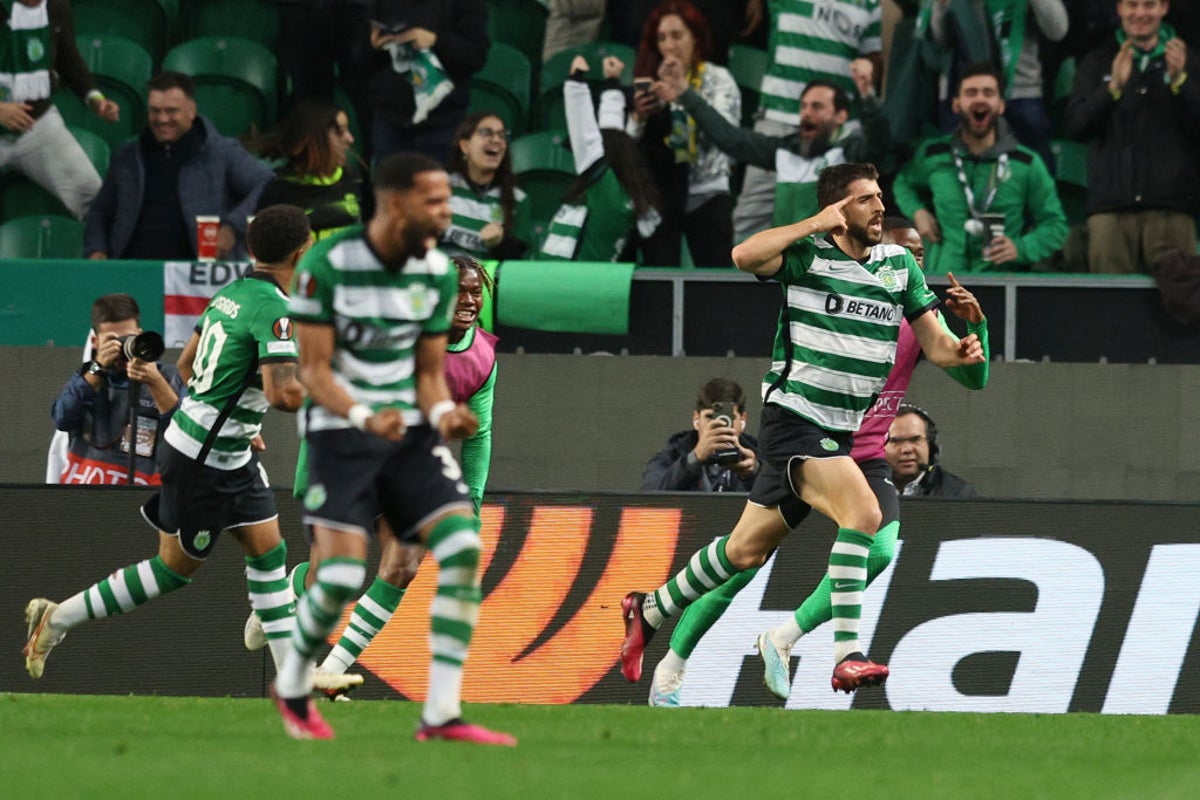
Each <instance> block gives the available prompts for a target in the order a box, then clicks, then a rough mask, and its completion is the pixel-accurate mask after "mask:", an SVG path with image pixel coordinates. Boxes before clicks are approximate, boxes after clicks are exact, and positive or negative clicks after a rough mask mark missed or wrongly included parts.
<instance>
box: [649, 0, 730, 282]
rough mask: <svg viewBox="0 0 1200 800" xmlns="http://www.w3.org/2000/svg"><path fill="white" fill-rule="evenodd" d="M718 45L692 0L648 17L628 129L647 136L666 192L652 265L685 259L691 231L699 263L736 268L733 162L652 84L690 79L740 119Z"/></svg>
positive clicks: (668, 4)
mask: <svg viewBox="0 0 1200 800" xmlns="http://www.w3.org/2000/svg"><path fill="white" fill-rule="evenodd" d="M711 50H712V41H711V37H710V36H709V28H708V22H707V21H706V20H705V19H704V17H703V16H701V14H700V12H698V11H697V10H696V8H695V6H693V5H691V4H690V3H688V2H686V0H664V2H662V3H660V4H659V5H657V6H656V7H655V8H654V11H653V12H651V14H650V17H649V19H647V20H646V25H645V28H644V29H643V32H642V41H641V45H640V46H639V48H638V56H637V65H636V67H635V69H634V75H635V76H636V77H635V83H634V86H635V89H634V95H633V103H634V106H633V113H632V115H631V116H630V121H629V127H628V130H629V133H630V135H632V136H633V137H634V138H635V139H638V140H639V141H640V142H641V145H642V150H643V152H644V153H645V154H646V157H647V163H648V164H649V167H650V171H651V173H652V174H653V175H654V182H655V184H656V185H657V186H658V189H659V195H660V197H661V198H662V209H661V211H662V222H661V223H659V226H658V229H657V230H656V231H655V232H654V235H652V236H651V237H650V238H649V239H648V240H647V241H646V243H645V246H644V250H643V252H644V254H645V257H646V261H647V263H650V264H654V265H657V266H678V265H679V264H680V262H681V254H682V243H683V237H687V244H688V250H689V251H690V253H691V257H692V263H693V264H695V265H696V266H697V267H724V266H729V248H730V246H731V245H732V243H733V229H732V223H731V221H730V213H731V211H732V208H733V198H732V196H731V195H730V193H729V172H730V166H731V164H732V161H731V159H730V158H729V156H728V155H726V154H725V153H722V152H721V151H720V150H719V149H717V147H716V146H715V145H714V144H713V143H712V142H710V141H709V140H708V137H706V136H704V135H703V134H701V133H700V132H699V131H698V130H697V126H696V121H695V120H694V119H693V118H692V117H690V116H689V115H688V114H687V112H685V111H684V110H683V107H682V106H680V105H678V104H677V103H670V104H665V103H663V102H661V101H660V100H659V99H658V95H657V94H655V92H654V91H653V89H652V88H651V86H652V85H653V81H654V79H656V78H657V79H662V80H669V81H675V80H684V81H686V82H687V83H688V85H689V86H691V87H692V89H694V90H695V91H696V92H697V93H699V95H700V96H701V97H703V98H704V100H705V101H706V102H707V103H708V104H709V105H710V106H712V107H713V108H714V109H716V111H717V113H719V114H721V115H722V116H723V117H725V119H726V120H727V121H728V122H729V123H730V124H731V125H737V124H738V120H739V119H740V118H741V115H742V111H741V109H742V98H741V94H740V93H739V91H738V87H737V84H736V83H735V82H734V80H733V76H732V75H730V74H729V70H727V69H725V68H724V67H722V66H719V65H717V64H713V63H711V62H710V61H709V60H708V56H709V53H710V51H711Z"/></svg>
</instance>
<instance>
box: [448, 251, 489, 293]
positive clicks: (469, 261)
mask: <svg viewBox="0 0 1200 800" xmlns="http://www.w3.org/2000/svg"><path fill="white" fill-rule="evenodd" d="M450 261H451V262H453V264H454V266H456V267H458V274H459V275H460V276H461V275H462V274H463V273H464V272H466V271H467V270H469V269H473V270H475V271H476V272H478V273H479V282H480V283H482V284H483V291H484V293H485V294H486V295H487V296H488V297H495V296H496V282H495V281H494V280H492V275H491V273H490V272H488V271H487V270H486V269H484V268H483V265H482V264H480V263H479V262H478V261H476V260H475V259H473V258H471V257H470V256H451V257H450Z"/></svg>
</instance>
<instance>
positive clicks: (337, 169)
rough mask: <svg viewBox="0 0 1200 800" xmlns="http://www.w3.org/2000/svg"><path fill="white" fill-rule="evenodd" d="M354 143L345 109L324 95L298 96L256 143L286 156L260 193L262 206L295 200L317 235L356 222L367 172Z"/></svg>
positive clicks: (263, 151) (264, 151)
mask: <svg viewBox="0 0 1200 800" xmlns="http://www.w3.org/2000/svg"><path fill="white" fill-rule="evenodd" d="M353 144H354V136H353V135H352V134H351V133H350V121H349V118H348V117H347V116H346V112H345V111H342V110H340V109H338V108H336V107H334V106H332V105H330V104H328V103H326V102H324V101H321V100H304V101H302V102H300V103H299V104H298V105H297V106H296V107H295V108H293V109H292V111H291V112H290V113H289V114H288V115H287V117H285V118H284V120H283V123H282V124H281V125H280V126H279V128H278V129H277V130H276V131H274V132H273V133H272V134H270V135H268V136H267V137H265V138H264V139H263V140H262V141H260V142H258V143H257V145H256V146H255V148H254V149H255V150H257V151H258V153H259V154H260V155H261V156H263V157H264V158H267V159H274V160H279V161H283V162H284V163H283V166H282V167H280V168H279V170H278V171H277V172H276V174H275V177H274V178H273V179H272V180H271V182H270V183H268V184H267V185H266V186H265V187H264V188H263V190H262V194H260V195H259V196H258V207H259V208H266V207H267V206H273V205H278V204H280V203H284V204H286V205H289V206H296V207H297V208H299V209H301V210H302V211H304V213H305V214H307V215H308V223H309V225H310V226H311V227H312V231H313V235H314V236H315V237H316V238H317V239H323V238H324V237H326V236H328V235H330V234H332V233H336V232H338V231H340V230H343V229H344V228H347V227H349V226H350V225H357V224H358V223H359V222H361V221H362V207H361V201H362V184H363V178H362V172H361V171H360V170H359V167H358V161H357V158H356V157H355V155H354V153H353V151H352V150H351V149H350V148H351V145H353Z"/></svg>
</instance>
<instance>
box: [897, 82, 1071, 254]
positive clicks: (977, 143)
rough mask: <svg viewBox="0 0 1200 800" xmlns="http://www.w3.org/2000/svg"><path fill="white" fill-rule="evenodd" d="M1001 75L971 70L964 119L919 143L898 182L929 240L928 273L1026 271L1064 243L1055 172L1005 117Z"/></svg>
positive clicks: (963, 89) (907, 208)
mask: <svg viewBox="0 0 1200 800" xmlns="http://www.w3.org/2000/svg"><path fill="white" fill-rule="evenodd" d="M1004 108H1005V103H1004V98H1003V96H1002V86H1001V82H1000V76H999V73H998V72H997V70H996V68H995V67H994V66H992V65H991V64H988V63H982V64H976V65H973V66H972V67H970V68H969V69H967V70H966V72H965V73H964V74H963V78H962V82H961V83H960V85H959V87H958V91H957V93H956V96H955V98H954V111H955V113H956V114H958V115H959V120H960V122H959V126H958V128H957V129H956V130H955V131H954V132H953V133H951V134H949V135H947V136H941V137H937V138H934V139H929V140H927V141H925V142H924V143H922V144H921V146H920V147H918V148H917V152H916V154H915V155H914V156H913V158H912V159H911V160H910V161H909V162H908V164H906V165H905V166H904V168H903V169H901V170H900V173H899V175H897V176H896V182H895V184H894V185H893V191H894V192H895V194H896V205H897V206H899V207H900V211H901V212H903V213H904V214H905V215H907V216H908V217H910V218H911V219H912V220H913V222H915V223H916V225H917V230H919V231H920V232H921V238H922V239H924V240H925V241H926V243H928V246H929V250H928V255H927V258H928V263H927V266H926V271H928V272H947V271H950V270H955V271H962V272H986V271H1007V272H1012V271H1016V270H1028V269H1029V268H1030V267H1031V265H1032V264H1034V263H1035V262H1037V261H1039V260H1041V259H1044V258H1047V257H1049V256H1050V255H1052V254H1053V253H1054V252H1055V251H1057V250H1058V249H1059V248H1060V247H1062V245H1063V242H1065V241H1066V238H1067V219H1066V216H1065V215H1064V214H1063V210H1062V204H1061V203H1060V202H1059V200H1058V193H1057V190H1056V188H1055V184H1054V178H1053V177H1051V175H1050V173H1049V171H1047V169H1046V165H1045V164H1044V163H1043V162H1042V159H1041V158H1039V157H1038V155H1037V153H1035V152H1033V151H1032V150H1030V149H1029V148H1027V147H1024V146H1022V145H1020V144H1019V143H1018V142H1017V140H1016V137H1015V136H1013V134H1012V132H1011V131H1010V130H1009V128H1008V123H1007V122H1005V120H1004V117H1003V116H1002V115H1003V114H1004Z"/></svg>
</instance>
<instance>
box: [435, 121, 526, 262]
mask: <svg viewBox="0 0 1200 800" xmlns="http://www.w3.org/2000/svg"><path fill="white" fill-rule="evenodd" d="M449 152H450V160H449V164H448V166H447V171H448V172H449V173H450V188H451V190H452V191H453V192H454V194H453V196H452V197H451V198H450V210H451V212H452V213H453V217H452V218H451V222H450V227H449V228H448V229H447V230H446V231H445V233H443V234H442V246H443V248H444V249H445V251H446V252H447V253H452V254H453V253H460V254H464V255H469V256H471V257H472V258H483V259H487V258H520V257H521V256H522V255H524V254H525V251H526V250H528V249H529V244H530V242H531V241H533V230H532V225H533V222H532V219H531V218H530V210H529V199H528V197H527V196H526V194H525V192H523V191H522V190H521V189H520V188H519V187H518V186H517V183H516V179H515V178H514V177H513V171H512V154H511V153H509V151H508V131H507V130H506V129H505V127H504V120H502V119H500V117H498V116H496V115H495V114H493V113H491V112H489V111H477V112H475V113H474V114H468V115H467V116H466V117H465V118H464V119H463V121H462V122H461V123H459V126H458V130H456V131H455V133H454V146H453V147H452V148H451V149H450V151H449Z"/></svg>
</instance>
